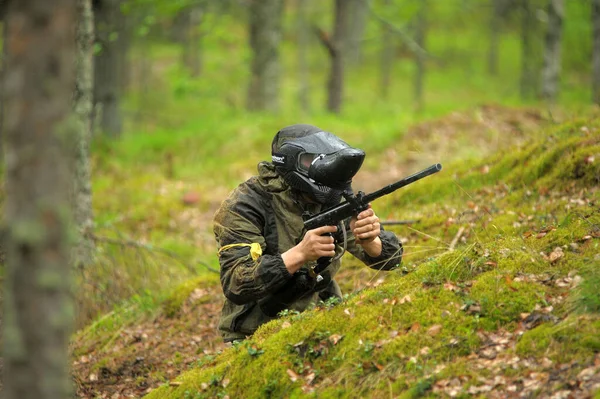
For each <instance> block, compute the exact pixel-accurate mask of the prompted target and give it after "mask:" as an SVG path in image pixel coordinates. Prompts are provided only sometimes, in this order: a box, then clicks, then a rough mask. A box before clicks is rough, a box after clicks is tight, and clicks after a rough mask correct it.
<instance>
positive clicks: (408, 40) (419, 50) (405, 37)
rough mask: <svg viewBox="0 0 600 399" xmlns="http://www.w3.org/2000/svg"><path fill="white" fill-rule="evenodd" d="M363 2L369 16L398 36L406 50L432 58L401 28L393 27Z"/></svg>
mask: <svg viewBox="0 0 600 399" xmlns="http://www.w3.org/2000/svg"><path fill="white" fill-rule="evenodd" d="M363 1H365V2H366V3H367V7H368V8H369V12H370V13H371V15H372V16H373V17H375V19H377V20H379V22H381V23H382V24H384V25H385V26H387V27H388V28H389V29H390V30H391V31H392V32H393V33H395V34H397V35H398V36H400V38H401V39H402V40H403V41H404V42H405V43H406V45H407V46H408V48H409V49H411V50H412V51H413V53H415V54H419V55H421V56H423V57H429V58H432V57H433V56H432V55H431V54H430V53H428V52H427V50H425V49H424V48H423V47H421V46H419V44H418V43H417V42H415V41H414V40H413V38H412V37H410V35H409V34H408V33H406V32H405V31H404V29H403V28H401V27H399V26H396V25H394V24H393V23H391V22H390V21H388V20H387V19H385V18H383V17H382V16H381V15H379V14H377V13H376V12H375V10H374V9H373V7H372V6H371V2H370V1H368V0H363Z"/></svg>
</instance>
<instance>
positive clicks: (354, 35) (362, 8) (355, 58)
mask: <svg viewBox="0 0 600 399" xmlns="http://www.w3.org/2000/svg"><path fill="white" fill-rule="evenodd" d="M346 1H348V2H349V3H350V4H349V6H348V7H349V10H348V12H349V18H348V19H349V26H350V27H351V29H348V39H347V54H346V55H347V57H348V58H347V60H348V63H349V64H352V65H358V64H360V62H361V61H362V42H363V40H364V37H365V28H366V27H367V21H368V16H369V12H368V11H369V7H368V4H367V2H366V1H365V0H346Z"/></svg>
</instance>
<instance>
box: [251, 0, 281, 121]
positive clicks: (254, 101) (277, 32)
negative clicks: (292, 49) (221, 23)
mask: <svg viewBox="0 0 600 399" xmlns="http://www.w3.org/2000/svg"><path fill="white" fill-rule="evenodd" d="M282 17H283V1H281V0H251V2H250V8H249V27H250V48H251V49H252V63H251V78H250V85H249V88H248V101H247V104H248V105H247V106H248V109H249V110H252V111H277V110H278V109H279V79H280V74H281V73H280V69H281V65H280V61H279V43H280V42H281V35H282V31H281V22H282V21H281V20H282Z"/></svg>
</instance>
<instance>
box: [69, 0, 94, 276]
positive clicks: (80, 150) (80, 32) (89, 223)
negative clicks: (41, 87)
mask: <svg viewBox="0 0 600 399" xmlns="http://www.w3.org/2000/svg"><path fill="white" fill-rule="evenodd" d="M77 5H78V14H79V21H78V27H77V64H76V65H77V67H76V90H75V96H74V103H73V110H74V112H75V115H76V116H77V121H78V128H77V140H75V142H74V153H75V156H74V165H73V172H74V176H73V183H74V184H73V186H74V190H73V198H72V203H73V214H74V215H73V216H74V220H75V225H76V227H77V230H78V232H79V237H78V242H77V246H76V249H75V253H74V254H73V255H74V263H75V265H78V266H87V265H90V264H91V263H92V258H93V253H94V243H93V241H92V240H91V239H90V238H89V235H88V234H87V233H89V232H91V229H92V227H93V224H94V216H93V211H92V187H91V176H90V160H89V152H90V141H91V139H92V109H93V104H92V97H93V85H94V72H93V67H94V62H93V42H94V18H93V14H92V4H91V1H90V0H77Z"/></svg>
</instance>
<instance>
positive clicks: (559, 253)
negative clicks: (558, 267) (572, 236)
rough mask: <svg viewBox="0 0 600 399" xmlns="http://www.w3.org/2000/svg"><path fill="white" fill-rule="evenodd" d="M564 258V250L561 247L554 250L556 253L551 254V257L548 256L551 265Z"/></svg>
mask: <svg viewBox="0 0 600 399" xmlns="http://www.w3.org/2000/svg"><path fill="white" fill-rule="evenodd" d="M563 256H564V253H563V250H562V248H561V247H556V248H554V251H552V252H551V253H550V256H548V258H549V259H550V263H554V262H556V261H557V260H559V259H560V258H562V257H563Z"/></svg>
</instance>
